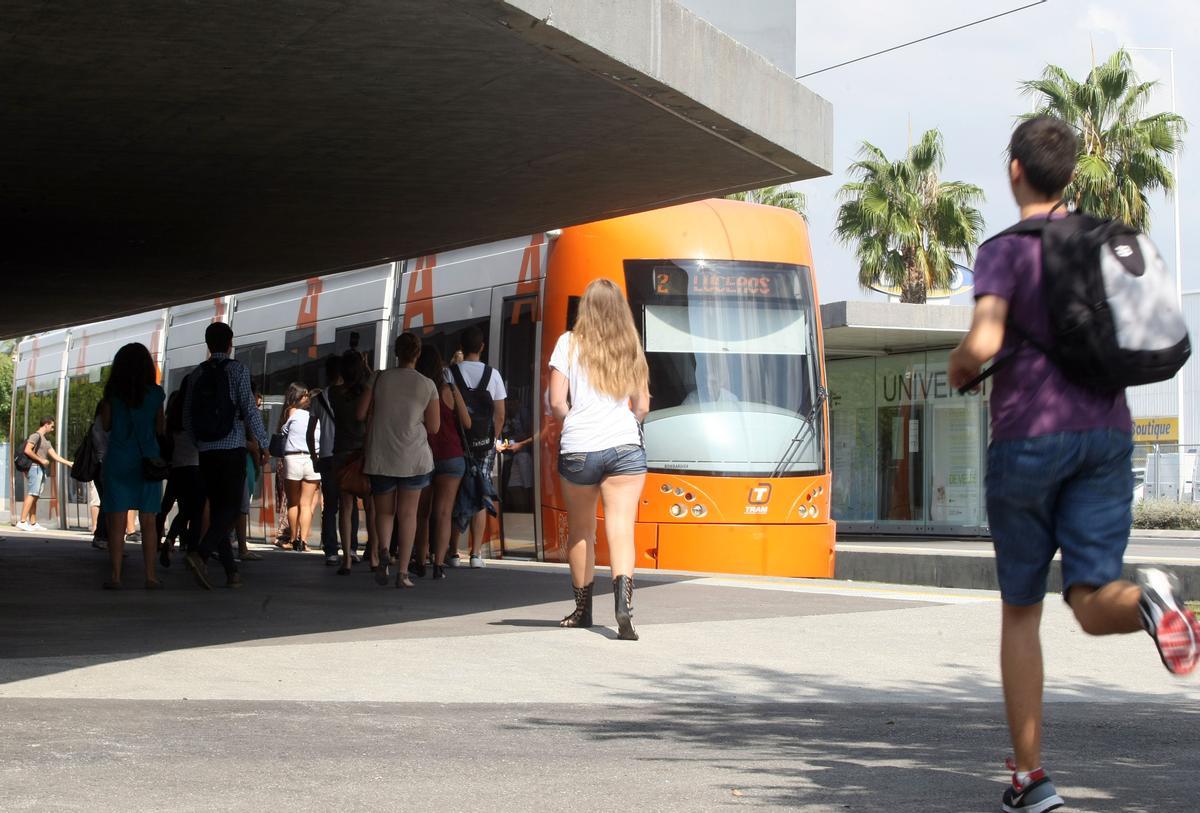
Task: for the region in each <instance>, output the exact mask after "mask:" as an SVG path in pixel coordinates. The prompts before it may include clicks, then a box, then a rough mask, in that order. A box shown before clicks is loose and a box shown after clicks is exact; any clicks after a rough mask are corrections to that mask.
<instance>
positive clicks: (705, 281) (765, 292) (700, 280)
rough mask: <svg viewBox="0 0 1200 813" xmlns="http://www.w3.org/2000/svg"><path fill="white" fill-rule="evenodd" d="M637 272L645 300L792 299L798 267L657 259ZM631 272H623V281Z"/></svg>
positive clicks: (796, 290) (794, 295) (796, 284)
mask: <svg viewBox="0 0 1200 813" xmlns="http://www.w3.org/2000/svg"><path fill="white" fill-rule="evenodd" d="M642 271H643V273H641V274H637V277H638V279H637V284H636V287H637V288H639V289H640V291H641V293H642V294H643V296H644V297H645V299H664V298H671V299H687V298H688V297H693V296H696V297H706V298H731V299H742V300H746V299H751V300H754V299H760V300H761V299H794V298H796V296H797V293H798V288H799V285H798V279H797V277H798V274H797V271H798V269H797V268H795V267H794V266H786V265H779V264H776V263H747V262H732V261H720V260H709V261H699V260H695V261H687V260H679V261H667V262H663V261H658V262H652V263H647V264H646V265H645V266H644V267H643V269H642ZM631 276H633V275H627V283H629V282H632V281H633V280H632V279H630V278H629V277H631Z"/></svg>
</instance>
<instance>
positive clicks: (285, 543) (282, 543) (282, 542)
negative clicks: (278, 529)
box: [275, 539, 292, 550]
mask: <svg viewBox="0 0 1200 813" xmlns="http://www.w3.org/2000/svg"><path fill="white" fill-rule="evenodd" d="M291 546H292V542H291V540H290V539H276V540H275V547H277V548H279V549H280V550H287V549H288V548H290V547H291Z"/></svg>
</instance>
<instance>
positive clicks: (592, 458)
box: [558, 443, 646, 486]
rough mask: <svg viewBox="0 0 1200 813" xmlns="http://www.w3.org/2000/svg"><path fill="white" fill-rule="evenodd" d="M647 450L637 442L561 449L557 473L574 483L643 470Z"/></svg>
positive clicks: (587, 482)
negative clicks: (591, 449)
mask: <svg viewBox="0 0 1200 813" xmlns="http://www.w3.org/2000/svg"><path fill="white" fill-rule="evenodd" d="M645 473H646V450H645V449H644V448H643V447H641V446H638V445H636V444H632V443H629V444H625V445H623V446H614V447H613V448H611V449H603V450H601V451H599V452H560V453H559V455H558V474H559V476H560V477H562V478H563V479H564V480H566V481H567V482H568V483H574V484H575V485H577V486H594V485H596V484H597V483H599V482H600V481H601V480H603V479H604V478H605V477H609V476H611V475H614V474H645Z"/></svg>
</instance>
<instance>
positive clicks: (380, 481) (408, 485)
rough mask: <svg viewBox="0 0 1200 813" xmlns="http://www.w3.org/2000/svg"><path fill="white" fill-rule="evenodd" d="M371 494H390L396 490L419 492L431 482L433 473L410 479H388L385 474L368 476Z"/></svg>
mask: <svg viewBox="0 0 1200 813" xmlns="http://www.w3.org/2000/svg"><path fill="white" fill-rule="evenodd" d="M367 476H368V477H370V478H371V493H372V494H390V493H391V492H393V491H395V490H396V489H397V488H402V489H404V490H405V491H420V490H421V489H423V488H425V486H427V485H429V484H430V483H432V482H433V472H429V473H428V474H417V475H414V476H412V477H389V476H388V475H386V474H369V475H367Z"/></svg>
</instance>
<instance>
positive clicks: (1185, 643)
mask: <svg viewBox="0 0 1200 813" xmlns="http://www.w3.org/2000/svg"><path fill="white" fill-rule="evenodd" d="M1157 632H1158V634H1157V636H1156V639H1157V641H1158V651H1159V654H1160V655H1162V660H1163V664H1164V665H1165V666H1166V667H1167V670H1168V671H1170V672H1171V673H1172V674H1176V675H1186V674H1189V673H1191V671H1192V670H1193V669H1195V668H1196V661H1197V658H1198V657H1200V652H1197V635H1198V634H1200V625H1198V624H1197V622H1196V617H1195V616H1194V615H1192V613H1191V612H1190V611H1187V610H1185V611H1184V612H1182V613H1181V612H1179V611H1178V610H1172V611H1170V612H1168V613H1165V614H1164V615H1163V617H1162V620H1161V621H1160V622H1159V623H1158V631H1157Z"/></svg>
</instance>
